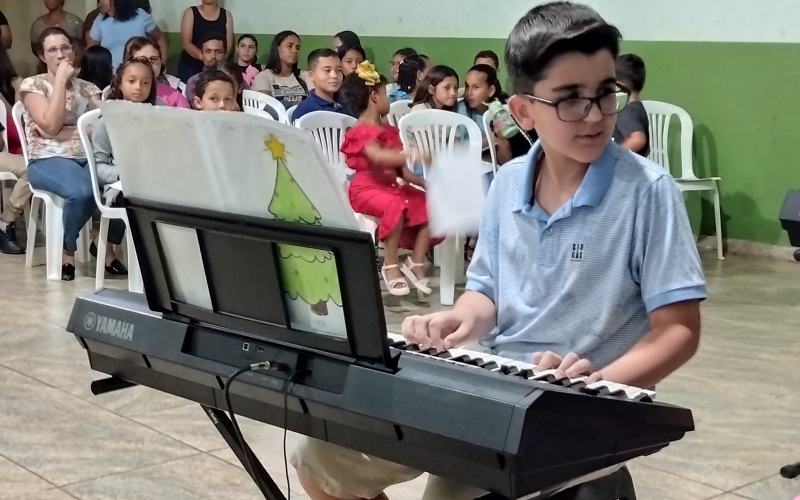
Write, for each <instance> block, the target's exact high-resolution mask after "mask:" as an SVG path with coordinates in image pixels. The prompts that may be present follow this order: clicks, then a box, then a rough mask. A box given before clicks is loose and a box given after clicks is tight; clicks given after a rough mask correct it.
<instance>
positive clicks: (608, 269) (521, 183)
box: [467, 142, 706, 370]
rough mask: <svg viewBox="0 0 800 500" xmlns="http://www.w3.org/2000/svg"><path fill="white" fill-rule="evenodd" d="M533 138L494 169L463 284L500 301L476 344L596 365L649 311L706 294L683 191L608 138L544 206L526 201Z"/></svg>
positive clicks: (630, 340) (626, 346) (645, 324)
mask: <svg viewBox="0 0 800 500" xmlns="http://www.w3.org/2000/svg"><path fill="white" fill-rule="evenodd" d="M540 153H541V144H540V143H539V142H537V143H536V145H534V147H533V148H532V149H531V152H530V153H529V154H528V155H527V156H526V157H521V158H518V159H515V160H512V161H511V162H509V163H507V164H506V165H504V166H503V168H501V169H499V170H498V173H497V176H496V177H495V180H494V182H493V183H492V187H491V189H490V191H489V195H488V198H487V201H486V208H485V210H484V214H483V219H482V221H481V226H480V238H479V239H478V245H477V247H476V249H475V254H474V256H473V259H472V263H471V264H470V266H469V269H468V271H467V289H469V290H474V291H476V292H480V293H482V294H484V295H486V296H487V297H489V298H490V299H491V300H492V301H493V302H494V303H495V306H496V307H497V328H496V329H495V331H493V332H492V334H490V335H489V336H488V337H487V338H485V339H484V340H483V341H482V343H483V345H484V346H486V347H490V348H492V350H493V351H494V352H495V353H496V354H498V355H500V356H505V357H508V358H513V359H517V360H520V361H528V362H530V359H531V355H532V354H533V353H534V352H544V351H553V352H556V353H558V354H559V355H562V356H563V355H565V354H568V353H570V352H574V353H576V354H578V355H580V356H581V357H583V358H586V359H588V360H589V361H590V362H591V363H592V367H593V368H594V369H595V370H600V369H602V368H604V367H605V366H607V365H609V364H610V363H611V362H612V361H614V360H616V359H617V358H619V357H620V356H621V355H623V354H625V353H626V352H627V351H628V350H630V349H631V347H633V345H634V344H636V342H637V341H639V339H641V338H642V336H644V335H645V334H646V333H647V332H648V331H650V322H649V320H648V314H649V313H651V312H652V311H654V310H655V309H658V308H659V307H662V306H665V305H668V304H672V303H675V302H681V301H684V300H691V299H700V300H703V299H705V298H706V288H705V278H704V276H703V268H702V265H701V263H700V256H699V255H698V253H697V247H696V246H695V241H694V237H693V235H692V231H691V228H690V226H689V219H688V217H687V215H686V208H685V206H684V202H683V197H682V196H681V192H680V190H679V189H678V187H677V185H676V184H675V182H674V180H673V179H672V177H670V176H669V174H667V173H666V172H665V171H664V170H663V169H661V168H659V167H658V165H656V164H655V163H653V162H651V161H649V160H647V159H646V158H642V157H640V156H638V155H635V154H633V153H631V152H630V151H628V150H627V149H623V148H621V147H620V146H618V145H616V144H614V143H613V142H609V144H608V145H607V146H606V148H605V150H604V152H603V154H602V155H601V156H600V158H598V159H597V160H596V161H594V162H593V163H592V164H591V165H590V166H589V169H588V171H587V172H586V176H585V177H584V179H583V181H582V182H581V185H580V186H579V188H578V190H577V191H576V193H575V195H574V196H573V197H572V198H571V199H570V200H568V201H567V202H566V203H565V204H564V206H562V207H561V208H560V209H559V210H558V211H556V212H555V213H554V214H553V215H552V216H550V215H548V214H547V213H546V212H545V211H544V210H543V209H542V208H541V207H540V206H539V205H538V204H533V205H532V204H531V198H532V193H533V178H534V168H535V166H536V159H538V158H539V155H540Z"/></svg>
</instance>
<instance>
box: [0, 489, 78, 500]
mask: <svg viewBox="0 0 800 500" xmlns="http://www.w3.org/2000/svg"><path fill="white" fill-rule="evenodd" d="M14 500H75V497H74V496H72V495H69V494H67V493H65V492H64V491H62V490H48V491H40V492H38V493H32V494H30V495H25V496H22V497H15V498H14Z"/></svg>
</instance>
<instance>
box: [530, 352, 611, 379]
mask: <svg viewBox="0 0 800 500" xmlns="http://www.w3.org/2000/svg"><path fill="white" fill-rule="evenodd" d="M533 364H535V365H536V370H535V371H537V372H540V371H545V370H556V373H555V375H556V377H558V378H578V377H588V378H587V380H586V383H587V384H593V383H595V382H599V381H601V380H603V374H602V373H601V372H596V371H594V370H593V369H592V364H591V363H589V360H588V359H581V357H580V356H578V355H577V354H575V353H574V352H571V353H569V354H567V355H566V356H564V357H563V358H562V357H561V356H559V355H558V354H556V353H554V352H551V351H547V352H536V353H534V354H533Z"/></svg>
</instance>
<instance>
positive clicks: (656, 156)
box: [642, 101, 697, 179]
mask: <svg viewBox="0 0 800 500" xmlns="http://www.w3.org/2000/svg"><path fill="white" fill-rule="evenodd" d="M642 105H644V109H645V111H647V118H648V120H649V121H650V154H649V155H648V156H647V157H648V158H649V159H650V160H652V161H654V162H656V163H658V164H659V165H661V166H662V167H664V170H666V171H667V172H670V169H669V128H670V122H671V121H672V117H673V116H677V117H678V120H680V124H681V177H680V178H681V179H697V176H695V173H694V163H693V162H692V135H693V134H694V124H693V122H692V117H691V116H689V113H687V112H686V110H684V109H683V108H681V107H679V106H675V105H674V104H669V103H666V102H659V101H642Z"/></svg>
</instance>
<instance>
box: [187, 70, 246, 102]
mask: <svg viewBox="0 0 800 500" xmlns="http://www.w3.org/2000/svg"><path fill="white" fill-rule="evenodd" d="M214 82H227V83H230V84H231V88H233V89H234V90H235V89H236V82H234V81H233V78H231V77H230V76H228V74H227V73H225V72H224V71H222V70H218V69H206V70H204V71H203V72H202V73H200V76H199V77H198V78H197V83H196V84H195V87H194V95H196V96H197V97H199V98H200V99H202V98H203V96H204V95H205V94H206V88H207V87H208V85H209V84H211V83H214Z"/></svg>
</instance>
